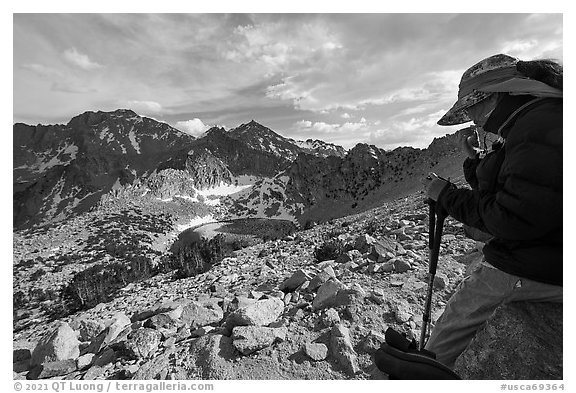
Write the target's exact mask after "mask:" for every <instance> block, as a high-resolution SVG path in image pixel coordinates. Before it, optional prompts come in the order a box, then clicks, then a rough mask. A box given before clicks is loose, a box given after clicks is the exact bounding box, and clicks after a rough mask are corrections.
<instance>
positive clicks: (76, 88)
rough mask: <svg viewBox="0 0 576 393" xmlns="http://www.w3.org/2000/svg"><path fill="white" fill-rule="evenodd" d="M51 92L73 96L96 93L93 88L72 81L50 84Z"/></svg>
mask: <svg viewBox="0 0 576 393" xmlns="http://www.w3.org/2000/svg"><path fill="white" fill-rule="evenodd" d="M51 90H52V91H59V92H62V93H73V94H86V93H96V92H97V91H98V90H97V89H95V88H93V87H89V86H84V85H82V84H78V83H76V82H73V81H62V82H54V83H53V84H52V87H51Z"/></svg>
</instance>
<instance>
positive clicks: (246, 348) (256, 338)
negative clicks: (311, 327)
mask: <svg viewBox="0 0 576 393" xmlns="http://www.w3.org/2000/svg"><path fill="white" fill-rule="evenodd" d="M287 332H288V329H287V328H285V327H280V328H269V327H263V326H236V327H235V328H234V329H233V330H232V340H233V341H232V345H234V347H235V348H236V349H237V350H238V351H240V352H241V353H242V354H243V355H250V354H251V353H254V352H256V351H259V350H261V349H263V348H266V347H269V346H270V345H272V344H274V343H275V342H277V341H280V342H281V341H284V340H285V339H286V334H287Z"/></svg>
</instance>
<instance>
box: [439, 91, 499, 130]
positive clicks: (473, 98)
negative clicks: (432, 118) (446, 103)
mask: <svg viewBox="0 0 576 393" xmlns="http://www.w3.org/2000/svg"><path fill="white" fill-rule="evenodd" d="M491 94H492V93H487V92H483V91H478V90H474V91H473V92H472V93H470V94H467V95H465V96H464V97H461V98H459V99H458V101H456V103H455V104H454V105H453V106H452V108H450V110H449V111H448V112H446V114H445V115H444V116H442V118H441V119H440V120H438V123H437V124H438V125H439V126H452V125H456V124H463V123H467V122H469V121H472V119H471V118H470V117H468V114H467V113H466V111H465V109H466V108H470V107H471V106H472V105H475V104H477V103H479V102H480V101H482V100H484V99H486V98H487V97H488V96H490V95H491Z"/></svg>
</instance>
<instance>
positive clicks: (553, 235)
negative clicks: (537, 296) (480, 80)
mask: <svg viewBox="0 0 576 393" xmlns="http://www.w3.org/2000/svg"><path fill="white" fill-rule="evenodd" d="M533 99H534V97H531V96H506V97H505V98H504V99H503V100H502V101H501V102H500V103H499V104H498V106H497V108H496V109H495V110H494V112H493V113H492V115H491V116H490V118H489V120H488V122H487V123H486V125H485V126H484V129H485V130H486V131H488V132H493V133H496V132H498V129H499V128H500V126H501V125H502V124H504V123H505V122H506V121H507V122H508V123H507V124H506V126H505V127H504V128H503V129H502V131H501V135H502V136H503V137H504V139H505V143H504V146H503V147H501V148H500V149H497V150H496V151H494V152H492V153H490V154H488V155H487V156H486V157H484V158H483V159H481V160H479V159H475V160H470V159H467V161H466V162H465V164H464V172H465V175H466V178H467V180H468V181H469V183H470V185H471V186H472V187H473V189H472V190H466V189H456V188H447V189H446V190H444V192H443V193H442V194H441V195H440V196H439V203H440V204H441V205H442V206H443V207H444V209H446V210H447V211H448V213H449V214H450V215H451V216H452V217H454V218H455V219H457V220H458V221H460V222H462V223H464V224H467V225H470V226H472V227H475V228H478V229H480V230H482V231H485V232H488V233H490V234H491V235H493V236H494V238H493V239H491V240H490V241H489V242H488V243H487V244H486V246H485V247H484V249H483V252H484V256H485V258H486V261H487V262H488V263H490V264H491V265H493V266H495V267H496V268H498V269H500V270H502V271H504V272H507V273H510V274H514V275H517V276H520V277H525V278H528V279H532V280H535V281H539V282H543V283H548V284H553V285H562V99H554V98H546V99H541V100H539V101H538V102H536V103H533V104H531V105H529V106H528V107H526V108H525V109H523V110H521V111H520V112H518V113H516V114H514V112H515V111H516V110H517V109H518V108H520V107H521V106H522V105H523V104H525V103H527V102H528V101H530V100H533Z"/></svg>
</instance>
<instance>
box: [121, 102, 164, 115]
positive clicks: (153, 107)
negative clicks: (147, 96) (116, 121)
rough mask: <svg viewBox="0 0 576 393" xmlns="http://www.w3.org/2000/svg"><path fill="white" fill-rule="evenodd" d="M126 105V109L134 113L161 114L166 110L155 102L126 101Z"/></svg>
mask: <svg viewBox="0 0 576 393" xmlns="http://www.w3.org/2000/svg"><path fill="white" fill-rule="evenodd" d="M126 105H127V106H128V108H130V109H132V110H133V111H134V112H138V113H140V112H141V113H144V114H150V113H154V114H163V113H166V112H167V110H166V109H164V108H163V107H162V105H160V104H159V103H157V102H156V101H127V102H126Z"/></svg>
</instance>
